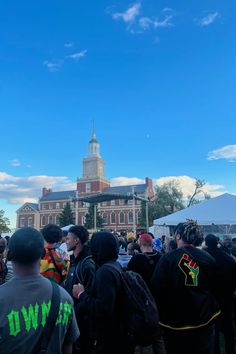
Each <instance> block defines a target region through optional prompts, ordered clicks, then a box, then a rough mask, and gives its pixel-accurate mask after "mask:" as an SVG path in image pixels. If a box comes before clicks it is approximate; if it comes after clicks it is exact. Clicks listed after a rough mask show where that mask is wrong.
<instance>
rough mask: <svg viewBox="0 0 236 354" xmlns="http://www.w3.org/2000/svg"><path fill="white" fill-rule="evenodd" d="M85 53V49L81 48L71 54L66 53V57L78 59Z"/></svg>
mask: <svg viewBox="0 0 236 354" xmlns="http://www.w3.org/2000/svg"><path fill="white" fill-rule="evenodd" d="M86 53H87V49H84V50H82V51H81V52H78V53H74V54H71V55H67V58H70V59H73V60H80V59H82V58H83V57H84V56H85V54H86Z"/></svg>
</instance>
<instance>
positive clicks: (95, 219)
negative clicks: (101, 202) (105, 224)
mask: <svg viewBox="0 0 236 354" xmlns="http://www.w3.org/2000/svg"><path fill="white" fill-rule="evenodd" d="M94 230H95V231H96V230H97V205H96V204H94Z"/></svg>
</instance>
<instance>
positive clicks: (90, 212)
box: [84, 204, 104, 229]
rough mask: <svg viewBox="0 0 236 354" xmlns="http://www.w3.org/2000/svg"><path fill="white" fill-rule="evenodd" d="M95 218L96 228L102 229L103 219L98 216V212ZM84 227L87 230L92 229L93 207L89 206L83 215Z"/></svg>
mask: <svg viewBox="0 0 236 354" xmlns="http://www.w3.org/2000/svg"><path fill="white" fill-rule="evenodd" d="M96 213H97V214H96V216H97V218H96V219H97V228H99V229H100V228H102V227H103V223H104V221H103V218H102V217H101V216H100V214H99V212H98V211H96ZM84 227H86V228H87V229H93V228H94V205H93V204H90V206H89V208H88V212H87V214H86V215H85V224H84Z"/></svg>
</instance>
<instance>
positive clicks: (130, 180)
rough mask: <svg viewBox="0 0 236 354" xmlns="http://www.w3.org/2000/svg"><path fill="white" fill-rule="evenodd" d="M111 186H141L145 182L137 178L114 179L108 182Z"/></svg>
mask: <svg viewBox="0 0 236 354" xmlns="http://www.w3.org/2000/svg"><path fill="white" fill-rule="evenodd" d="M110 182H111V186H113V187H114V186H127V185H132V184H142V183H145V181H144V180H143V179H141V178H138V177H115V178H111V180H110Z"/></svg>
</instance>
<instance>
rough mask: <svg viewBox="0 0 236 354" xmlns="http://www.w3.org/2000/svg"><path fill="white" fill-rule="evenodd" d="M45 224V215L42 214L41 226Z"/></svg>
mask: <svg viewBox="0 0 236 354" xmlns="http://www.w3.org/2000/svg"><path fill="white" fill-rule="evenodd" d="M45 225H46V216H45V215H43V216H42V226H45Z"/></svg>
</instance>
